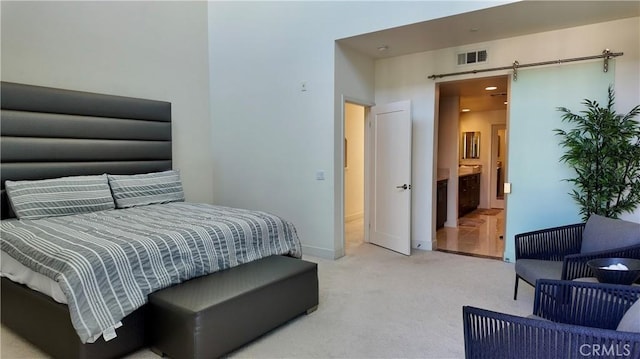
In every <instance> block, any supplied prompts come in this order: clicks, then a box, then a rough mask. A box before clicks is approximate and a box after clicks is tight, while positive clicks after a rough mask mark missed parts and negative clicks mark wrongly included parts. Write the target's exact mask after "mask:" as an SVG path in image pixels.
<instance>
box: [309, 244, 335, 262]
mask: <svg viewBox="0 0 640 359" xmlns="http://www.w3.org/2000/svg"><path fill="white" fill-rule="evenodd" d="M302 255H303V256H304V255H308V256H313V257H319V258H324V259H335V251H333V250H331V249H327V248H319V247H313V246H307V245H304V244H303V245H302Z"/></svg>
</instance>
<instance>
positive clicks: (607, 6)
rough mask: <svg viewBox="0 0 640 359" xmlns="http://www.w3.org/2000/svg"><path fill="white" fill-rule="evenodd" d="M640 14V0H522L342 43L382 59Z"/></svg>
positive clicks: (346, 40)
mask: <svg viewBox="0 0 640 359" xmlns="http://www.w3.org/2000/svg"><path fill="white" fill-rule="evenodd" d="M636 16H640V1H520V2H515V3H511V4H507V5H501V6H495V7H491V8H488V9H483V10H478V11H471V12H467V13H463V14H458V15H454V16H448V17H444V18H440V19H435V20H429V21H425V22H420V23H416V24H411V25H406V26H400V27H395V28H391V29H387V30H381V31H376V32H371V33H368V34H363V35H358V36H353V37H348V38H344V39H340V40H338V42H339V43H340V44H343V45H347V46H349V47H351V48H353V49H355V50H357V51H359V52H362V53H364V54H366V55H368V56H370V57H372V58H375V59H381V58H386V57H395V56H401V55H407V54H413V53H416V52H424V51H431V50H438V49H444V48H448V47H455V46H462V45H468V44H475V43H479V42H485V41H492V40H497V39H504V38H509V37H515V36H521V35H527V34H534V33H538V32H544V31H552V30H559V29H564V28H569V27H575V26H581V25H587V24H593V23H598V22H605V21H612V20H617V19H624V18H628V17H636ZM382 46H386V47H387V49H386V50H384V51H379V50H378V48H380V47H382Z"/></svg>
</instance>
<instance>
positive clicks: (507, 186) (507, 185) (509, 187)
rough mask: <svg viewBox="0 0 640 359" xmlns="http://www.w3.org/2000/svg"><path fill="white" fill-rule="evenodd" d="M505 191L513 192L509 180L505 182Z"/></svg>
mask: <svg viewBox="0 0 640 359" xmlns="http://www.w3.org/2000/svg"><path fill="white" fill-rule="evenodd" d="M504 193H511V183H509V182H505V183H504Z"/></svg>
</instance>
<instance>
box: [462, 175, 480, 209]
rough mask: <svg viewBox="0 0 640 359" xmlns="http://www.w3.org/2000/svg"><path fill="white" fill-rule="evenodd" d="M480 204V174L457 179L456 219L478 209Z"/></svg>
mask: <svg viewBox="0 0 640 359" xmlns="http://www.w3.org/2000/svg"><path fill="white" fill-rule="evenodd" d="M479 204H480V173H472V174H468V175H464V176H460V177H458V217H462V216H464V215H465V214H467V213H469V212H471V211H473V210H474V209H476V208H478V205H479Z"/></svg>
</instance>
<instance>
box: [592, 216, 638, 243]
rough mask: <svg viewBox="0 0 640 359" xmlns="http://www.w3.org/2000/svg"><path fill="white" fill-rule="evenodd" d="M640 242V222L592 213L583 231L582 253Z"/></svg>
mask: <svg viewBox="0 0 640 359" xmlns="http://www.w3.org/2000/svg"><path fill="white" fill-rule="evenodd" d="M634 244H640V223H634V222H629V221H623V220H621V219H613V218H607V217H603V216H600V215H597V214H592V215H591V216H590V217H589V220H587V223H586V224H585V227H584V232H582V248H581V250H580V253H589V252H596V251H604V250H607V249H615V248H622V247H627V246H632V245H634Z"/></svg>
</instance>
